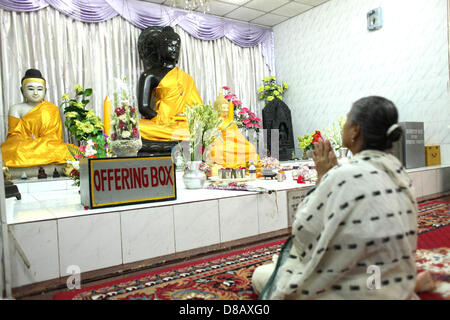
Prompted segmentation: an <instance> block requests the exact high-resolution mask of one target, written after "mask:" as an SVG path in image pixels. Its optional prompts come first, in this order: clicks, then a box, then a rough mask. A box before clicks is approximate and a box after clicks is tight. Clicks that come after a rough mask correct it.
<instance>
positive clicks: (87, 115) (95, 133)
mask: <svg viewBox="0 0 450 320" xmlns="http://www.w3.org/2000/svg"><path fill="white" fill-rule="evenodd" d="M91 95H92V89H91V88H87V89H84V88H83V87H82V86H81V85H79V84H77V85H76V86H75V97H74V98H71V97H70V96H69V94H68V93H65V94H64V95H63V96H62V103H61V104H60V107H62V106H64V116H65V118H66V119H65V121H64V125H65V126H66V127H67V129H68V130H69V134H70V136H71V137H72V138H74V139H75V140H76V141H77V142H78V145H83V144H86V142H87V141H88V140H92V141H93V142H95V143H96V149H97V152H98V154H97V155H98V157H99V158H105V157H106V150H105V144H106V141H105V137H104V135H103V129H104V128H103V122H102V120H101V119H100V118H99V117H98V116H97V115H96V114H95V112H94V111H93V110H88V109H87V108H86V106H87V105H88V104H89V100H88V97H90V96H91Z"/></svg>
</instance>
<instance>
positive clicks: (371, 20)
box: [367, 7, 383, 31]
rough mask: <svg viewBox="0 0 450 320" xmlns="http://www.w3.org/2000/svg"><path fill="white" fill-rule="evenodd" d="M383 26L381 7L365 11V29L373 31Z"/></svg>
mask: <svg viewBox="0 0 450 320" xmlns="http://www.w3.org/2000/svg"><path fill="white" fill-rule="evenodd" d="M382 26H383V11H382V10H381V7H379V8H376V9H373V10H370V11H369V12H367V29H369V31H375V30H378V29H380V28H381V27H382Z"/></svg>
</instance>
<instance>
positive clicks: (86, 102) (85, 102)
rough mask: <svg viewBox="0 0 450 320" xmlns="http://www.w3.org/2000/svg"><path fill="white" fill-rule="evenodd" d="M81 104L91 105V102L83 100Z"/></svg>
mask: <svg viewBox="0 0 450 320" xmlns="http://www.w3.org/2000/svg"><path fill="white" fill-rule="evenodd" d="M81 103H82V104H84V105H87V104H88V103H89V100H81Z"/></svg>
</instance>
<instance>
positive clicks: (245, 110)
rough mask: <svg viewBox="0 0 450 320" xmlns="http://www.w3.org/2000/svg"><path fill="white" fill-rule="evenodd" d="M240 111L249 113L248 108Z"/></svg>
mask: <svg viewBox="0 0 450 320" xmlns="http://www.w3.org/2000/svg"><path fill="white" fill-rule="evenodd" d="M241 110H242V111H244V112H249V111H250V110H249V109H248V108H242V109H241Z"/></svg>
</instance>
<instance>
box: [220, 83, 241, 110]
mask: <svg viewBox="0 0 450 320" xmlns="http://www.w3.org/2000/svg"><path fill="white" fill-rule="evenodd" d="M222 89H223V90H225V91H226V94H225V96H224V98H225V99H226V100H228V101H231V102H232V103H233V106H234V110H235V113H236V110H240V109H241V108H242V101H241V100H239V99H238V97H237V96H236V94H234V93H233V92H232V91H231V88H230V87H228V86H223V87H222Z"/></svg>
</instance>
